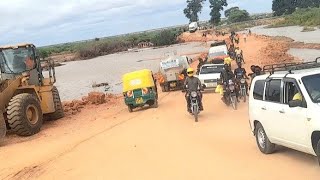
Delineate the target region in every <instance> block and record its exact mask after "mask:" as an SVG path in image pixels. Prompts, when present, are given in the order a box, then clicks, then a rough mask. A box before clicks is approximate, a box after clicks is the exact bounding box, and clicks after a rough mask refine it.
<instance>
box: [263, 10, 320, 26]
mask: <svg viewBox="0 0 320 180" xmlns="http://www.w3.org/2000/svg"><path fill="white" fill-rule="evenodd" d="M319 25H320V8H305V9H297V10H296V11H295V12H294V13H292V14H291V15H288V16H285V19H284V20H282V21H279V22H276V23H273V24H271V25H269V26H268V27H269V28H275V27H285V26H305V27H316V26H319ZM309 29H310V28H309ZM309 29H308V30H309Z"/></svg>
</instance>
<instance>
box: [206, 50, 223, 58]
mask: <svg viewBox="0 0 320 180" xmlns="http://www.w3.org/2000/svg"><path fill="white" fill-rule="evenodd" d="M225 55H227V54H226V53H225V52H224V51H220V52H214V53H210V54H209V57H216V56H225Z"/></svg>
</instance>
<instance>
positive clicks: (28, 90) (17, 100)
mask: <svg viewBox="0 0 320 180" xmlns="http://www.w3.org/2000/svg"><path fill="white" fill-rule="evenodd" d="M0 52H1V54H0V141H1V140H2V139H3V138H4V137H5V135H6V132H7V130H10V131H11V132H13V133H15V134H17V135H20V136H31V135H34V134H36V133H38V132H39V131H40V129H41V127H42V124H43V121H44V119H46V120H57V119H60V118H62V117H64V112H63V107H62V104H61V100H60V96H59V91H58V89H57V88H56V87H55V86H54V84H55V82H56V76H55V69H54V67H55V66H54V62H53V61H52V60H48V61H40V58H39V55H38V54H37V53H36V52H37V48H36V46H34V45H33V44H29V43H28V44H17V45H9V46H1V47H0ZM44 64H45V67H46V69H47V70H48V73H46V74H47V75H44V73H43V71H44V69H43V67H44Z"/></svg>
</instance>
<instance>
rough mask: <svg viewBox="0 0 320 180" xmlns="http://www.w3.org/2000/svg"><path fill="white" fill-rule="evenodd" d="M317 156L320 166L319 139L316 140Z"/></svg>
mask: <svg viewBox="0 0 320 180" xmlns="http://www.w3.org/2000/svg"><path fill="white" fill-rule="evenodd" d="M317 157H318V163H319V166H320V140H319V141H318V144H317Z"/></svg>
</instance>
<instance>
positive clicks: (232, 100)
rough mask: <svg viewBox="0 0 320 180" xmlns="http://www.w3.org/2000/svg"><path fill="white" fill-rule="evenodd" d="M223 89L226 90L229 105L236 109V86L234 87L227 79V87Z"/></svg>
mask: <svg viewBox="0 0 320 180" xmlns="http://www.w3.org/2000/svg"><path fill="white" fill-rule="evenodd" d="M225 91H228V97H227V102H228V104H229V105H230V104H231V105H232V108H233V109H234V110H237V95H236V87H235V84H234V82H233V81H232V80H229V84H228V86H227V89H226V90H225ZM225 93H226V92H225Z"/></svg>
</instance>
